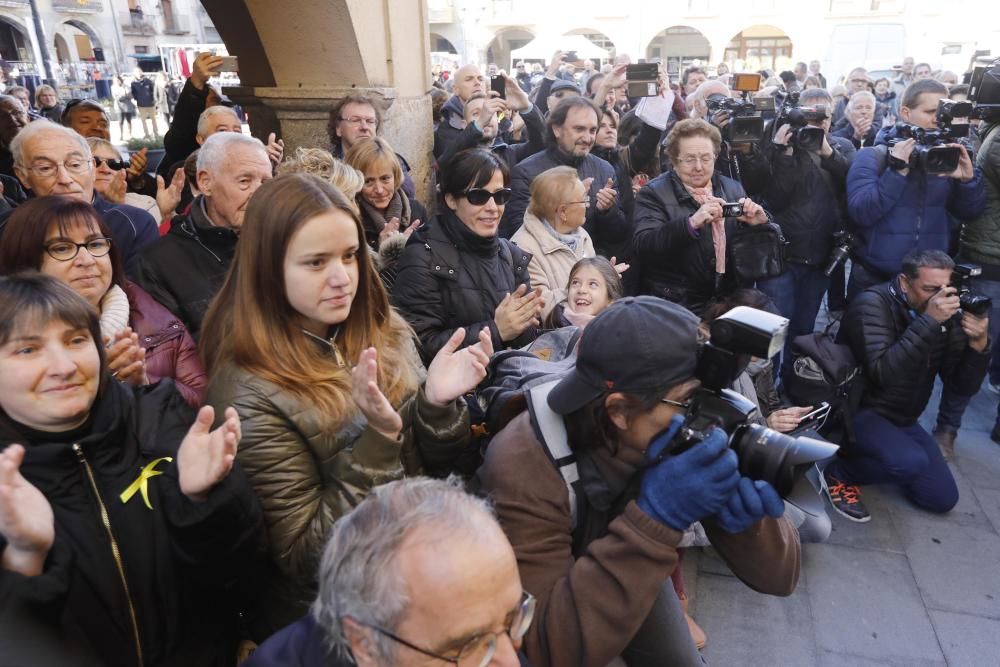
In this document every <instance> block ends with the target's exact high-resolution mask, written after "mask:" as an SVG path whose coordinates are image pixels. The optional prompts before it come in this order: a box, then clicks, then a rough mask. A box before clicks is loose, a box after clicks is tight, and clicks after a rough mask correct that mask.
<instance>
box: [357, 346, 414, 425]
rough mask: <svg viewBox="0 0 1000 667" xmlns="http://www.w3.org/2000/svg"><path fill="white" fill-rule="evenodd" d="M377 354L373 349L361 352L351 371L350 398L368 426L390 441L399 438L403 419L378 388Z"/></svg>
mask: <svg viewBox="0 0 1000 667" xmlns="http://www.w3.org/2000/svg"><path fill="white" fill-rule="evenodd" d="M377 359H378V353H377V352H376V351H375V348H374V347H369V348H368V349H366V350H363V351H362V352H361V356H360V357H359V358H358V364H357V366H355V367H354V369H353V370H351V396H352V397H353V398H354V402H355V403H356V404H357V406H358V409H359V410H361V414H363V415H364V416H365V419H367V420H368V425H369V426H370V427H371V428H372V429H374V430H375V431H378V432H379V433H381V434H382V435H384V436H385V437H387V438H389V439H390V440H395V439H396V438H398V437H399V434H400V432H401V431H402V430H403V418H402V417H401V416H400V415H399V413H398V412H397V411H396V408H394V407H392V403H390V402H389V399H388V398H386V397H385V394H383V393H382V390H381V389H379V388H378V361H377Z"/></svg>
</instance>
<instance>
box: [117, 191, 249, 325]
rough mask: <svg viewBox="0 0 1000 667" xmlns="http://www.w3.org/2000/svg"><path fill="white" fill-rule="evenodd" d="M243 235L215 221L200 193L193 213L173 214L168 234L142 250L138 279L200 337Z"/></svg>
mask: <svg viewBox="0 0 1000 667" xmlns="http://www.w3.org/2000/svg"><path fill="white" fill-rule="evenodd" d="M239 238H240V237H239V236H237V235H236V232H234V231H233V230H231V229H228V228H226V227H216V226H214V225H212V223H211V222H210V221H209V219H208V216H207V215H206V214H205V207H204V197H202V196H199V197H197V198H196V199H195V200H194V202H192V204H191V212H190V213H188V215H186V216H184V217H178V218H174V222H173V225H172V226H171V227H170V231H169V232H168V233H167V235H166V236H164V237H163V238H162V239H160V241H159V242H158V243H154V244H152V245H150V246H149V247H148V248H145V249H144V250H143V252H142V254H141V255H140V256H139V261H138V267H137V269H136V279H135V282H137V283H139V286H140V287H142V288H143V289H144V290H146V291H147V292H149V293H150V295H151V296H152V297H153V298H154V299H156V300H157V301H159V302H160V303H161V304H162V305H163V306H165V307H166V309H167V310H169V311H170V312H172V313H173V314H174V315H176V316H177V317H179V318H180V319H181V322H183V323H184V326H186V327H187V329H188V331H189V332H190V333H191V336H192V337H193V338H195V339H196V340H197V338H198V333H199V331H200V330H201V320H202V318H204V317H205V311H207V310H208V304H209V303H211V301H212V298H213V297H214V296H215V293H216V292H217V291H218V290H219V287H221V286H222V280H223V279H224V278H225V277H226V271H228V270H229V265H230V264H231V263H232V261H233V255H234V254H235V253H236V243H237V241H239Z"/></svg>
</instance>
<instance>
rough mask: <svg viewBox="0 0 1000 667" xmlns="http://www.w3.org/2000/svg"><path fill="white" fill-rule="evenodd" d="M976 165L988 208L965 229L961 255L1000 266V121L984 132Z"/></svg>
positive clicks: (962, 258) (972, 260)
mask: <svg viewBox="0 0 1000 667" xmlns="http://www.w3.org/2000/svg"><path fill="white" fill-rule="evenodd" d="M976 167H978V168H979V169H981V170H982V172H983V188H984V190H985V191H986V208H985V209H984V210H983V212H982V214H981V215H980V216H979V217H978V218H976V219H975V220H972V221H970V222H967V223H965V227H963V228H962V248H961V252H960V253H959V257H960V259H961V260H962V261H963V262H973V263H975V264H987V265H996V266H1000V123H994V124H993V125H992V126H991V127H990V129H989V130H988V132H987V133H986V134H984V135H983V140H982V144H981V145H980V147H979V152H978V153H977V154H976ZM984 277H986V276H984ZM991 277H992V276H991Z"/></svg>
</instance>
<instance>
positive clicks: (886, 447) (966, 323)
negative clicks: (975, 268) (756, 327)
mask: <svg viewBox="0 0 1000 667" xmlns="http://www.w3.org/2000/svg"><path fill="white" fill-rule="evenodd" d="M914 85H918V84H914ZM954 267H955V263H954V262H953V261H952V259H951V258H950V257H949V256H948V255H947V254H945V253H944V252H942V251H941V250H917V251H915V252H912V253H910V254H909V255H907V257H906V258H905V259H904V260H903V270H902V273H900V274H899V275H898V276H896V277H895V278H893V279H892V280H891V281H890V282H889V283H887V284H883V285H878V286H875V287H871V288H869V289H867V290H865V291H864V292H862V293H861V294H859V295H858V297H857V298H856V299H854V301H853V302H852V303H851V305H850V307H849V308H848V310H847V313H846V314H845V315H844V321H843V324H842V326H841V329H840V337H841V339H842V340H843V342H845V343H847V344H848V345H849V346H850V347H851V350H852V351H853V352H854V355H855V357H857V359H858V360H860V361H861V363H862V365H863V366H864V371H865V376H866V386H865V391H864V394H863V396H862V398H861V409H860V410H859V411H858V412H857V413H856V414H855V415H854V417H853V430H854V435H855V442H854V443H853V444H852V445H851V448H850V449H849V450H848V451H847V452H846V456H844V457H842V458H839V459H836V460H834V462H833V463H831V464H830V465H828V466H827V468H826V470H825V471H824V472H823V475H822V478H823V480H822V481H823V484H824V487H825V489H826V491H827V495H828V496H829V498H830V502H831V503H832V504H833V508H834V509H835V510H837V512H839V513H840V514H841V515H843V516H845V517H847V518H848V519H850V520H852V521H859V522H864V521H868V520H869V519H870V518H871V517H870V515H869V513H868V511H867V509H866V508H865V506H864V504H863V503H862V502H861V499H860V490H859V489H858V486H859V485H865V484H879V483H885V482H892V483H895V484H900V485H902V487H903V491H904V493H905V494H906V496H907V497H908V498H909V499H910V501H911V502H912V503H913V504H914V505H916V506H917V507H920V508H921V509H925V510H927V511H929V512H939V513H944V512H948V511H949V510H951V508H953V507H954V506H955V503H957V502H958V487H957V486H956V485H955V479H954V478H953V477H952V474H951V471H950V470H949V469H948V465H947V464H946V463H945V461H944V459H943V458H942V456H941V452H940V451H939V449H938V446H937V444H936V443H935V442H934V439H933V438H932V437H931V435H930V434H929V433H928V432H927V431H925V430H924V429H923V428H922V427H921V426H920V424H919V423H918V421H917V420H918V419H919V417H920V415H921V413H923V411H924V409H925V408H926V407H927V402H928V400H929V399H930V396H931V390H932V389H933V388H934V380H935V378H936V377H938V376H940V377H941V380H942V382H943V383H944V387H945V391H952V392H954V393H955V394H960V395H963V396H972V395H973V394H975V393H976V392H977V391H978V390H979V385H980V383H981V382H982V381H983V376H985V375H986V368H987V366H988V364H989V359H990V346H989V337H988V336H987V327H988V321H987V318H986V317H981V318H980V317H976V316H974V315H972V314H970V313H965V312H961V311H960V302H959V297H958V296H957V294H956V290H955V288H954V287H951V286H949V282H950V281H951V275H952V269H954Z"/></svg>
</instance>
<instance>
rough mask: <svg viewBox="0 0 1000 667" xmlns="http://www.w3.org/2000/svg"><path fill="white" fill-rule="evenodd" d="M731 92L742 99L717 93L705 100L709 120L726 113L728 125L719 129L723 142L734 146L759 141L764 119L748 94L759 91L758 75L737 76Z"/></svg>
mask: <svg viewBox="0 0 1000 667" xmlns="http://www.w3.org/2000/svg"><path fill="white" fill-rule="evenodd" d="M733 90H734V91H737V92H739V93H741V95H742V99H738V100H736V99H733V98H732V97H727V96H726V95H722V94H718V93H717V94H715V95H709V96H708V98H706V100H705V104H706V105H707V106H708V114H709V120H711V118H712V117H713V116H715V114H717V113H718V112H720V111H727V112H729V124H728V125H726V126H725V127H724V128H721V129H722V138H723V139H724V140H725V141H727V142H730V143H735V144H745V143H753V142H757V141H760V140H761V139H763V138H764V118H763V116H762V115H761V111H760V110H759V109H758V108H757V105H756V104H754V103H753V100H751V99H750V93H753V92H756V91H758V90H760V75H759V74H737V75H736V76H735V77H734V79H733Z"/></svg>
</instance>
